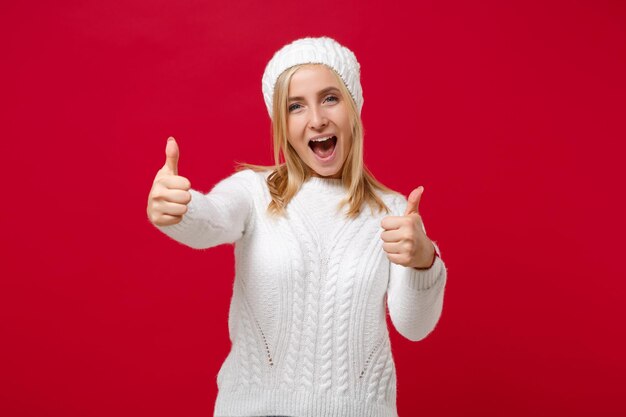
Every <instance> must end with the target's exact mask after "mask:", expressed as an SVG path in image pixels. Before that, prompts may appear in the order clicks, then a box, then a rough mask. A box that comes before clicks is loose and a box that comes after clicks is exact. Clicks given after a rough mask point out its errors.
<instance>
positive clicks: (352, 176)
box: [236, 64, 395, 218]
mask: <svg viewBox="0 0 626 417" xmlns="http://www.w3.org/2000/svg"><path fill="white" fill-rule="evenodd" d="M303 65H312V64H300V65H295V66H293V67H290V68H289V69H287V70H285V71H284V72H283V73H282V74H281V75H280V76H279V77H278V80H277V81H276V87H275V90H274V100H273V112H272V114H273V115H274V118H273V120H272V136H273V139H274V141H273V145H274V146H273V148H274V165H273V166H264V165H254V164H246V163H239V164H238V165H237V167H236V169H237V170H238V171H240V170H243V169H252V170H253V171H257V172H259V171H268V170H271V171H272V172H271V174H270V175H269V176H268V177H267V185H268V187H269V191H270V195H271V197H272V201H271V202H270V204H269V206H268V212H269V213H270V214H272V215H283V214H284V213H285V208H286V207H287V204H289V201H291V199H292V198H293V197H294V196H295V195H296V193H297V192H298V190H300V187H301V186H302V183H303V182H305V181H306V180H307V179H308V178H309V177H310V176H311V169H310V168H309V167H308V166H307V165H306V164H305V163H304V161H302V159H301V158H300V157H299V156H298V153H297V152H296V150H295V149H294V148H293V147H292V146H291V144H290V143H289V141H288V140H287V136H288V133H287V116H288V114H287V109H288V104H287V99H288V97H287V96H288V92H289V83H290V82H291V77H292V76H293V74H294V73H295V72H296V71H297V70H298V69H299V68H301V67H302V66H303ZM313 65H323V64H313ZM325 66H326V65H325ZM326 67H327V68H329V69H331V72H332V73H333V75H334V76H335V77H336V78H337V81H338V84H339V86H340V90H341V93H342V95H343V96H344V102H345V103H347V105H348V109H349V112H348V113H349V115H350V122H351V124H352V138H351V139H352V146H351V148H350V152H349V153H348V156H347V158H346V162H345V163H344V165H343V167H342V175H341V179H342V182H343V185H344V187H346V189H347V190H348V193H347V194H348V195H347V197H346V198H344V199H343V200H342V201H341V202H340V207H343V206H344V205H345V204H349V205H350V208H349V210H348V212H347V213H346V215H347V217H349V218H355V217H357V216H358V215H359V213H360V212H361V206H362V205H363V203H367V204H368V205H369V206H370V209H371V210H374V209H378V211H384V212H386V213H389V211H390V210H389V208H388V207H387V206H386V205H385V203H384V202H383V201H382V200H381V198H380V197H379V196H378V195H377V194H376V192H375V191H376V190H378V191H383V192H390V193H395V191H393V190H391V189H389V188H387V187H386V186H385V185H383V184H382V183H380V182H379V181H377V180H376V178H374V176H373V175H372V174H371V173H370V172H369V170H368V169H367V167H366V166H365V164H364V162H363V123H362V121H361V116H360V115H359V113H358V110H357V107H356V103H355V102H354V99H353V98H352V95H351V94H350V92H349V91H348V89H347V87H346V86H345V84H344V82H343V80H342V79H341V78H340V77H339V75H338V74H337V73H336V72H335V71H334V70H333V69H332V68H330V67H328V66H326ZM281 156H282V157H283V158H282V160H281Z"/></svg>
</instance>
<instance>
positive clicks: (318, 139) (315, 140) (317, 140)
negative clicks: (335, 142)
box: [311, 135, 332, 142]
mask: <svg viewBox="0 0 626 417" xmlns="http://www.w3.org/2000/svg"><path fill="white" fill-rule="evenodd" d="M330 138H332V135H331V136H326V137H323V138H317V139H311V140H312V141H313V142H323V141H325V140H328V139H330Z"/></svg>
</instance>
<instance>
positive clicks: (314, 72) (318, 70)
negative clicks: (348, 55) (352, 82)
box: [289, 64, 339, 96]
mask: <svg viewBox="0 0 626 417" xmlns="http://www.w3.org/2000/svg"><path fill="white" fill-rule="evenodd" d="M337 78H338V77H337V76H336V75H335V74H334V73H333V70H332V69H330V68H328V67H327V66H326V65H323V64H305V65H303V66H301V67H300V68H298V70H296V72H294V74H293V75H292V76H291V81H290V82H289V95H290V96H292V95H299V94H300V92H303V93H305V92H307V93H317V92H319V91H321V90H324V89H326V88H328V87H335V88H337V89H339V80H338V79H337Z"/></svg>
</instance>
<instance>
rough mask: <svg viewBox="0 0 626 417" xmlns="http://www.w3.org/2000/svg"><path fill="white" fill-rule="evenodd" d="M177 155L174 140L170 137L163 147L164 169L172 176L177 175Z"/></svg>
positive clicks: (176, 145) (176, 146)
mask: <svg viewBox="0 0 626 417" xmlns="http://www.w3.org/2000/svg"><path fill="white" fill-rule="evenodd" d="M178 155H179V151H178V144H177V143H176V139H174V138H173V137H171V136H170V137H169V138H168V139H167V145H165V168H166V170H167V171H169V173H170V174H172V175H178Z"/></svg>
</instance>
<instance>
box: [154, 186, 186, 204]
mask: <svg viewBox="0 0 626 417" xmlns="http://www.w3.org/2000/svg"><path fill="white" fill-rule="evenodd" d="M155 197H156V198H157V199H160V200H163V201H169V202H170V203H178V204H189V203H190V202H191V193H190V192H189V191H185V190H179V189H177V190H170V189H169V188H165V187H164V188H162V189H161V190H160V192H158V193H157V195H156V196H155Z"/></svg>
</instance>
